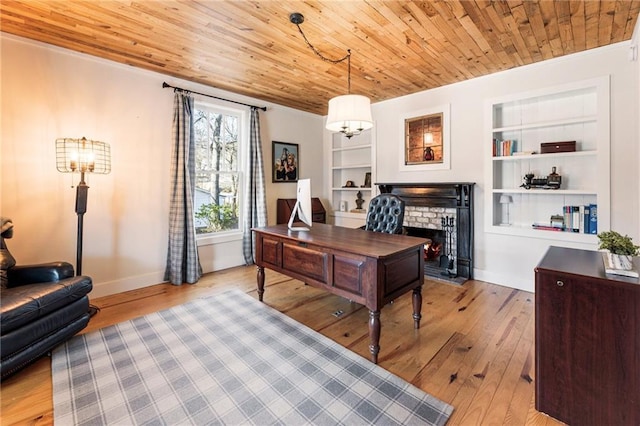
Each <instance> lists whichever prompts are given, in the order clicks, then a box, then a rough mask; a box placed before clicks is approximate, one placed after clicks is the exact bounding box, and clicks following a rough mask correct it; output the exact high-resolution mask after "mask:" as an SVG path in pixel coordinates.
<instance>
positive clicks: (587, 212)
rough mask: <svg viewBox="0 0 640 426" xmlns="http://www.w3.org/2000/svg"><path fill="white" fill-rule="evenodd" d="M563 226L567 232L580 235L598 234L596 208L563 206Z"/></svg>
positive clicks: (591, 206)
mask: <svg viewBox="0 0 640 426" xmlns="http://www.w3.org/2000/svg"><path fill="white" fill-rule="evenodd" d="M562 212H563V218H564V226H565V228H566V230H567V231H569V232H579V233H581V234H597V233H598V206H597V204H585V205H582V206H563V208H562Z"/></svg>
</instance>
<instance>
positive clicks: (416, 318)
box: [412, 286, 422, 328]
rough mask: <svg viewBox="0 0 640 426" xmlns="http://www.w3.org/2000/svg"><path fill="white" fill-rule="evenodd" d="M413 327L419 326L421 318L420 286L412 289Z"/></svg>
mask: <svg viewBox="0 0 640 426" xmlns="http://www.w3.org/2000/svg"><path fill="white" fill-rule="evenodd" d="M412 301H413V328H420V319H421V318H422V314H421V311H422V286H420V287H416V288H414V289H413V300H412Z"/></svg>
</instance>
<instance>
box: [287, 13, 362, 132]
mask: <svg viewBox="0 0 640 426" xmlns="http://www.w3.org/2000/svg"><path fill="white" fill-rule="evenodd" d="M289 21H290V22H291V23H292V24H295V25H296V26H297V27H298V31H300V34H302V38H303V39H304V41H305V42H306V43H307V46H309V48H311V50H312V51H313V53H315V54H316V55H317V56H318V57H319V58H320V59H322V60H323V61H325V62H330V63H332V64H339V63H340V62H344V61H345V60H346V61H347V94H346V95H342V96H336V97H334V98H332V99H330V100H329V112H328V113H327V124H326V128H327V130H330V131H332V132H340V133H343V134H344V135H345V136H346V137H347V138H349V139H351V137H352V136H354V135H359V134H360V133H362V131H364V130H367V129H370V128H372V127H373V118H372V117H371V101H370V100H369V98H367V97H366V96H362V95H352V94H351V49H347V54H346V55H345V56H344V57H342V58H340V59H329V58H327V57H326V56H323V55H322V54H321V53H320V52H319V51H318V50H317V49H316V48H315V47H313V45H312V44H311V43H310V42H309V40H307V36H305V34H304V32H303V31H302V28H301V27H300V24H302V23H303V22H304V16H303V15H302V14H301V13H297V12H294V13H292V14H291V15H289Z"/></svg>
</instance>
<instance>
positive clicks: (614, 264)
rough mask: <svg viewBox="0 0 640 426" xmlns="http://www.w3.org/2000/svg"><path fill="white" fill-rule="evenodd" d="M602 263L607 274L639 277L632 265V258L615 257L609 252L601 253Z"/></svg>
mask: <svg viewBox="0 0 640 426" xmlns="http://www.w3.org/2000/svg"><path fill="white" fill-rule="evenodd" d="M602 261H603V262H604V271H605V272H606V273H607V274H615V275H623V276H625V277H634V278H638V277H640V274H639V273H638V269H637V267H635V265H634V264H633V257H632V256H616V255H614V254H612V253H610V252H602Z"/></svg>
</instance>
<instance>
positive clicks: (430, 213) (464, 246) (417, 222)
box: [376, 182, 474, 284]
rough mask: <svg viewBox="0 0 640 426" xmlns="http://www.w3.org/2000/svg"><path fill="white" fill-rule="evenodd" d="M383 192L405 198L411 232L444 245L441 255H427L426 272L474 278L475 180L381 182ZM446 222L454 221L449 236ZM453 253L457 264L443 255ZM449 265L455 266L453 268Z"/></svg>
mask: <svg viewBox="0 0 640 426" xmlns="http://www.w3.org/2000/svg"><path fill="white" fill-rule="evenodd" d="M376 185H378V187H379V188H380V192H381V193H391V194H394V195H397V196H398V197H400V198H401V199H402V200H404V202H405V217H404V226H405V230H406V232H407V233H408V234H409V235H414V236H417V237H424V238H428V239H430V240H432V242H435V243H436V244H440V245H441V249H440V253H439V255H438V258H437V259H429V260H427V259H425V275H427V276H432V277H436V278H441V279H446V280H448V281H452V282H456V283H459V284H461V283H463V282H464V281H466V280H468V279H473V186H474V183H469V182H454V183H377V184H376ZM443 220H444V223H447V224H449V223H451V225H452V226H451V228H450V230H451V231H452V232H451V236H450V238H449V237H448V236H447V232H446V230H445V229H444V228H443V226H442V225H443ZM449 240H451V243H450V241H449ZM448 253H451V256H452V260H453V265H446V266H443V265H445V264H446V262H442V260H443V259H441V258H440V256H442V255H447V254H448ZM448 266H453V268H451V269H449V268H448Z"/></svg>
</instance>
